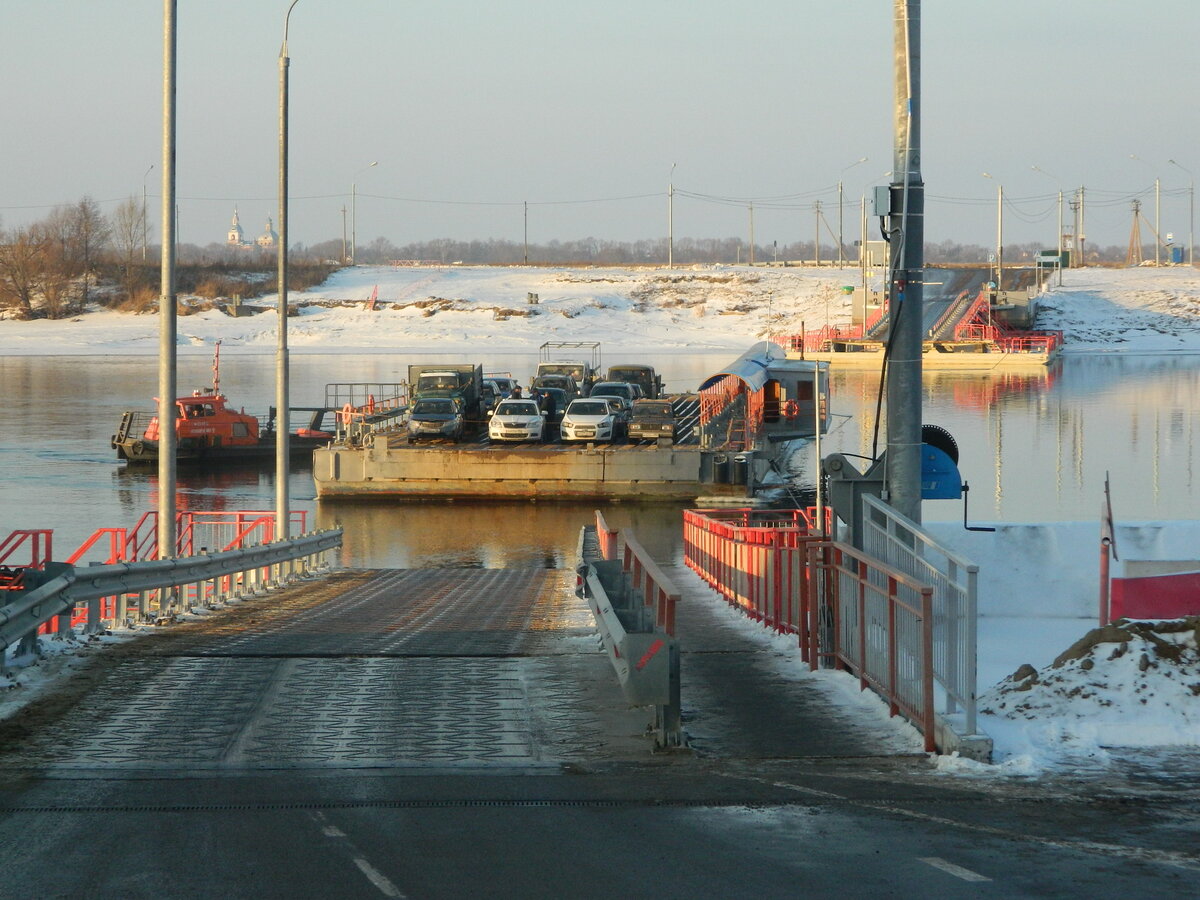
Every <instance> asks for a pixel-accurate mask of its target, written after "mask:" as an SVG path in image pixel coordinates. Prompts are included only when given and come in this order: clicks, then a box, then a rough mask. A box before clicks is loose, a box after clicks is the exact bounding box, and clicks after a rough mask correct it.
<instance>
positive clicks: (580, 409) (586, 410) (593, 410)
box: [567, 400, 608, 416]
mask: <svg viewBox="0 0 1200 900" xmlns="http://www.w3.org/2000/svg"><path fill="white" fill-rule="evenodd" d="M567 411H568V412H569V413H570V414H571V415H573V416H606V415H608V404H607V403H591V402H589V401H587V400H584V401H583V402H580V401H578V400H576V401H575V402H574V403H572V404H571V408H570V409H569V410H567Z"/></svg>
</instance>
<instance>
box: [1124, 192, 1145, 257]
mask: <svg viewBox="0 0 1200 900" xmlns="http://www.w3.org/2000/svg"><path fill="white" fill-rule="evenodd" d="M1125 264H1126V265H1127V266H1140V265H1141V264H1142V201H1141V200H1134V201H1133V227H1132V228H1131V229H1130V231H1129V252H1128V253H1126V254H1125Z"/></svg>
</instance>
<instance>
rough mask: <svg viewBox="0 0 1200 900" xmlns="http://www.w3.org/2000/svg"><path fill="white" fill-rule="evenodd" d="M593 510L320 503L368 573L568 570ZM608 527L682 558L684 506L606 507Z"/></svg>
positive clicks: (348, 556) (324, 524)
mask: <svg viewBox="0 0 1200 900" xmlns="http://www.w3.org/2000/svg"><path fill="white" fill-rule="evenodd" d="M595 509H596V505H595V504H575V503H525V502H513V503H504V502H490V503H462V502H458V501H455V502H443V501H430V502H428V503H403V504H399V505H396V504H391V503H381V502H377V501H374V502H365V503H355V502H344V501H343V502H338V503H326V502H322V503H320V504H319V505H318V507H317V524H318V526H319V527H321V528H331V527H341V528H343V529H345V538H344V543H343V548H342V553H343V558H344V560H346V561H348V564H352V565H356V566H370V567H400V568H421V567H429V566H458V567H477V568H486V569H497V568H504V567H506V566H538V567H544V568H573V567H574V565H575V559H576V556H575V550H576V546H577V544H578V541H579V530H580V528H582V527H583V526H584V525H588V524H591V523H592V522H593V521H594V516H595ZM602 509H603V512H604V517H605V520H606V521H607V522H608V524H609V527H611V528H633V529H634V532H635V533H636V534H637V536H638V540H640V541H641V542H642V543H643V545H644V546H646V548H647V549H648V550H649V551H650V552H651V553H652V554H654V556H655V558H656V559H663V560H670V559H675V558H676V557H677V556H679V555H680V554H681V553H682V547H683V543H682V532H681V529H680V527H679V526H680V522H681V521H682V513H681V507H675V506H669V505H653V506H641V505H628V504H607V505H603V506H602Z"/></svg>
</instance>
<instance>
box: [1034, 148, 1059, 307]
mask: <svg viewBox="0 0 1200 900" xmlns="http://www.w3.org/2000/svg"><path fill="white" fill-rule="evenodd" d="M1029 168H1031V169H1033V171H1035V172H1041V173H1042V174H1043V175H1045V176H1046V177H1047V178H1049V179H1050V180H1051V181H1053V182H1054V183H1055V184H1056V185H1057V186H1058V242H1057V244H1056V248H1057V252H1058V262H1057V264H1056V265H1057V268H1058V286H1059V287H1062V253H1063V191H1062V185H1061V184H1059V182H1058V179H1057V178H1055V177H1054V176H1053V175H1051V174H1050V173H1049V172H1047V171H1046V170H1045V169H1043V168H1042V167H1041V166H1030V167H1029Z"/></svg>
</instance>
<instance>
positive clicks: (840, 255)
mask: <svg viewBox="0 0 1200 900" xmlns="http://www.w3.org/2000/svg"><path fill="white" fill-rule="evenodd" d="M845 264H846V253H845V250H844V248H843V242H842V183H841V182H840V181H839V182H838V268H839V269H840V268H842V267H843V266H844V265H845Z"/></svg>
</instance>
